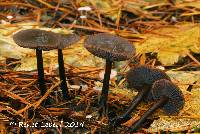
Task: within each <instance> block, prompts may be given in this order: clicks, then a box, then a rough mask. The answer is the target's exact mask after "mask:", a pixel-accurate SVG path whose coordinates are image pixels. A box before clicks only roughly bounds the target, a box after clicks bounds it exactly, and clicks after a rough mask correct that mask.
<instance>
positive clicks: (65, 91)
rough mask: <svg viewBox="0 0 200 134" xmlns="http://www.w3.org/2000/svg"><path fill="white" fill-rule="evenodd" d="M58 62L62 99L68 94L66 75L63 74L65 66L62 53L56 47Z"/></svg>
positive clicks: (66, 97)
mask: <svg viewBox="0 0 200 134" xmlns="http://www.w3.org/2000/svg"><path fill="white" fill-rule="evenodd" d="M58 64H59V75H60V80H61V81H62V82H61V90H62V94H63V98H64V99H68V98H69V94H68V88H67V82H66V76H65V67H64V61H63V53H62V49H58Z"/></svg>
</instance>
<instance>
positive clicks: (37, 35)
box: [13, 29, 60, 51]
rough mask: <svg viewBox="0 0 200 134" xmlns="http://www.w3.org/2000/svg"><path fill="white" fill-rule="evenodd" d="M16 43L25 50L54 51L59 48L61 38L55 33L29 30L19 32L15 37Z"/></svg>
mask: <svg viewBox="0 0 200 134" xmlns="http://www.w3.org/2000/svg"><path fill="white" fill-rule="evenodd" d="M13 40H14V41H15V43H16V44H17V45H19V46H21V47H24V48H32V49H36V48H40V49H42V50H47V51H48V50H52V49H56V48H58V46H59V44H60V41H59V36H58V35H57V34H55V33H53V32H49V31H44V30H39V29H27V30H22V31H19V32H18V33H16V34H14V35H13Z"/></svg>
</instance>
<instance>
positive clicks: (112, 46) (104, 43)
mask: <svg viewBox="0 0 200 134" xmlns="http://www.w3.org/2000/svg"><path fill="white" fill-rule="evenodd" d="M84 47H85V48H86V49H87V50H88V51H89V52H91V53H92V54H93V55H95V56H97V57H100V58H104V59H108V60H111V61H123V60H127V59H129V58H131V57H132V56H133V55H134V54H135V48H134V46H133V45H132V44H131V43H130V42H128V41H127V40H126V39H124V38H121V37H119V36H116V35H112V34H108V33H99V34H95V35H91V36H88V37H87V38H86V39H85V43H84Z"/></svg>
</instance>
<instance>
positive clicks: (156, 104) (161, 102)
mask: <svg viewBox="0 0 200 134" xmlns="http://www.w3.org/2000/svg"><path fill="white" fill-rule="evenodd" d="M167 101H168V97H166V96H162V98H161V99H160V100H159V101H158V102H156V103H155V104H154V105H153V106H152V107H151V108H149V110H147V111H146V112H145V113H144V115H143V116H142V117H141V118H140V119H139V120H138V121H137V122H136V123H134V124H133V126H132V127H131V131H136V130H137V129H139V128H140V126H141V124H142V123H143V122H144V121H145V120H146V119H147V117H148V116H150V115H151V114H152V113H153V112H154V111H155V110H157V109H158V108H160V107H162V106H163V105H164V104H166V103H167Z"/></svg>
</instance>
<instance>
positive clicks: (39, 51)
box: [36, 48, 47, 96]
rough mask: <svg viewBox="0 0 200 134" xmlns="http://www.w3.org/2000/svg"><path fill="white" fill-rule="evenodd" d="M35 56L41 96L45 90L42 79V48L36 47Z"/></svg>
mask: <svg viewBox="0 0 200 134" xmlns="http://www.w3.org/2000/svg"><path fill="white" fill-rule="evenodd" d="M36 56H37V68H38V83H39V88H40V94H41V95H42V96H43V95H44V94H45V93H46V91H47V88H46V85H45V81H44V68H43V58H42V49H39V48H37V49H36Z"/></svg>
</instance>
